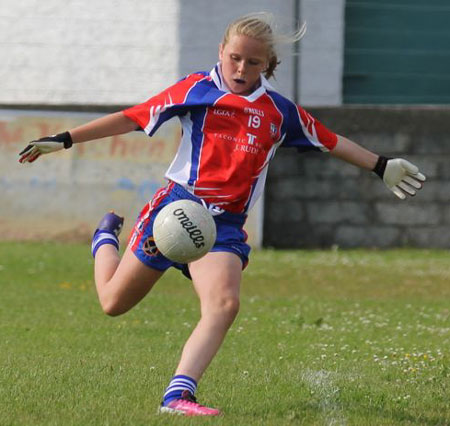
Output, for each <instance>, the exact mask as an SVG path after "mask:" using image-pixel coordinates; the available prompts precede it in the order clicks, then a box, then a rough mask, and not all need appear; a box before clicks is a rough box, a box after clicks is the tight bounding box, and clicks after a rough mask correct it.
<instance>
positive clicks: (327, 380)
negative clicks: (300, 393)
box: [301, 370, 347, 426]
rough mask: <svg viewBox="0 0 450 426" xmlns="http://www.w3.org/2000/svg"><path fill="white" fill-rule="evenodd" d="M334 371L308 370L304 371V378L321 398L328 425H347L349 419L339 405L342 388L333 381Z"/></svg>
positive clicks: (321, 406)
mask: <svg viewBox="0 0 450 426" xmlns="http://www.w3.org/2000/svg"><path fill="white" fill-rule="evenodd" d="M333 374H334V373H333V372H331V371H325V370H319V371H314V370H306V371H304V372H303V373H302V376H301V378H302V380H303V381H304V382H306V383H307V384H308V385H309V387H310V388H311V390H312V391H314V393H315V394H316V395H317V397H318V398H319V406H320V409H321V410H322V415H323V417H324V424H326V425H327V426H345V425H346V424H347V419H346V417H345V415H344V413H343V411H342V409H341V407H340V406H339V402H338V396H339V391H340V389H339V388H338V387H337V386H336V385H335V384H334V383H333V380H332V375H333Z"/></svg>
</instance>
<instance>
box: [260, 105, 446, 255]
mask: <svg viewBox="0 0 450 426" xmlns="http://www.w3.org/2000/svg"><path fill="white" fill-rule="evenodd" d="M309 110H310V112H311V113H312V114H313V115H314V116H316V117H317V118H318V119H320V120H321V121H322V122H323V123H324V124H325V125H327V127H329V128H330V129H332V130H334V131H336V132H337V133H339V134H342V135H345V136H347V137H349V138H350V139H352V140H354V141H356V142H358V143H360V144H362V145H363V146H365V147H367V148H368V149H370V150H372V151H374V152H377V153H382V154H384V155H387V156H395V157H404V158H406V159H409V160H410V161H412V162H413V163H415V164H417V165H418V166H419V167H420V169H421V170H422V171H423V173H424V174H425V175H426V176H427V182H426V183H425V186H424V188H423V189H422V190H421V191H420V192H419V194H418V195H417V196H416V197H415V198H412V199H411V198H410V199H408V200H407V201H406V200H405V201H401V200H399V199H398V198H397V197H396V196H395V195H393V194H392V193H391V192H390V191H389V190H388V189H387V188H386V187H385V186H384V184H383V182H382V181H381V180H380V179H379V178H378V177H377V176H376V175H374V174H373V173H370V172H366V171H363V170H360V169H358V168H356V167H354V166H351V165H348V164H346V163H343V162H341V161H339V160H337V159H334V158H332V157H331V156H329V155H328V154H323V153H317V154H316V153H309V154H302V155H296V152H295V151H293V150H291V149H285V150H281V149H280V150H278V152H277V155H276V157H275V159H274V160H273V163H272V164H271V167H270V170H269V177H268V185H267V187H266V198H265V215H264V216H265V223H264V245H266V246H274V247H330V246H332V245H338V246H342V247H361V246H363V247H403V246H414V247H445V248H449V247H450V166H449V164H450V108H448V107H447V108H445V107H443V108H437V107H436V108H433V107H429V108H408V109H404V108H381V107H380V108H370V107H367V108H354V107H344V108H320V109H319V108H315V109H314V108H310V109H309Z"/></svg>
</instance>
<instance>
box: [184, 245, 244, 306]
mask: <svg viewBox="0 0 450 426" xmlns="http://www.w3.org/2000/svg"><path fill="white" fill-rule="evenodd" d="M189 272H190V274H191V277H192V282H193V284H194V288H195V291H196V292H197V294H198V296H199V298H200V302H201V306H202V311H203V310H204V309H208V308H217V307H220V306H221V305H224V304H230V303H231V304H233V303H234V304H238V303H239V294H240V287H241V278H242V261H241V259H240V258H239V257H238V256H237V255H236V254H234V253H230V252H220V251H218V252H210V253H208V254H206V255H205V256H203V257H202V258H201V259H199V260H197V261H195V262H192V263H191V264H189Z"/></svg>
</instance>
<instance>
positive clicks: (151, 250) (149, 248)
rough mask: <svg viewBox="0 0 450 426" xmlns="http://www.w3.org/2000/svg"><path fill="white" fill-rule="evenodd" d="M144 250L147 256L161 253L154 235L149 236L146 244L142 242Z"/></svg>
mask: <svg viewBox="0 0 450 426" xmlns="http://www.w3.org/2000/svg"><path fill="white" fill-rule="evenodd" d="M142 251H143V252H144V254H146V255H147V256H150V257H153V256H156V255H157V254H159V250H158V247H156V244H155V239H154V238H153V237H148V238H147V239H146V240H145V241H144V244H142Z"/></svg>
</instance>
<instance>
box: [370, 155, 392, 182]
mask: <svg viewBox="0 0 450 426" xmlns="http://www.w3.org/2000/svg"><path fill="white" fill-rule="evenodd" d="M389 160H391V158H389V157H384V156H382V155H380V156H379V157H378V161H377V164H375V167H374V168H373V170H372V171H373V172H374V173H376V174H377V175H378V176H379V177H380V179H383V176H384V171H385V170H386V164H387V162H388V161H389Z"/></svg>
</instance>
